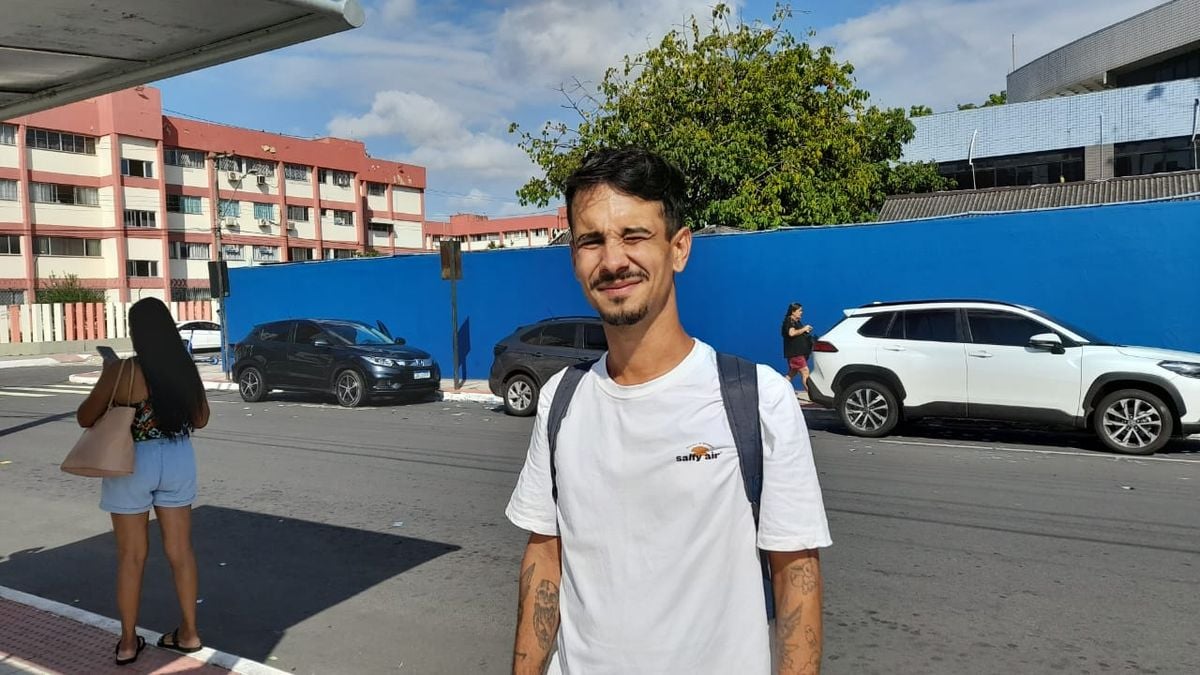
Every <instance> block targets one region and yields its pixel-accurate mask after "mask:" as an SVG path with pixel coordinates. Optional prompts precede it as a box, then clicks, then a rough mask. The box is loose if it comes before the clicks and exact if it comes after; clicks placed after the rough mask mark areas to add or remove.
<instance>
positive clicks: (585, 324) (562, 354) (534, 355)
mask: <svg viewBox="0 0 1200 675" xmlns="http://www.w3.org/2000/svg"><path fill="white" fill-rule="evenodd" d="M607 349H608V342H607V341H606V340H605V338H604V327H603V325H602V324H601V323H600V319H598V318H596V317H594V316H568V317H558V318H554V319H546V320H545V321H539V322H538V323H535V324H533V325H532V326H522V327H520V328H518V329H517V330H515V331H513V333H512V335H509V336H508V337H506V338H504V339H503V340H501V341H500V342H498V343H497V344H496V348H495V350H494V352H493V353H494V354H495V359H494V360H493V361H492V373H491V375H490V376H489V377H488V386H489V387H491V390H492V393H493V394H495V395H497V396H499V397H500V398H502V399H504V409H505V410H506V411H507V412H508V413H509V414H510V415H518V416H521V417H525V416H528V415H532V414H534V413H535V412H537V402H538V392H540V391H541V389H542V385H543V384H545V382H546V380H548V379H550V377H551V376H552V375H554V374H555V373H557V372H558V371H560V370H562V369H563V368H566V367H567V366H571V365H574V364H576V363H579V362H581V361H590V360H592V359H597V358H600V356H601V355H602V354H603V353H604V352H605V351H606V350H607Z"/></svg>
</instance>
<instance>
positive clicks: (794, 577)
mask: <svg viewBox="0 0 1200 675" xmlns="http://www.w3.org/2000/svg"><path fill="white" fill-rule="evenodd" d="M787 573H788V582H789V583H791V584H792V588H798V589H800V592H801V593H804V594H805V595H808V594H810V593H815V592H816V591H817V565H816V563H815V562H813V561H812V560H802V561H800V562H799V563H796V564H794V565H791V566H790V567H788V570H787Z"/></svg>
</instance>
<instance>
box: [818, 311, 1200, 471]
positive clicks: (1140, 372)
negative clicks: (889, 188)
mask: <svg viewBox="0 0 1200 675" xmlns="http://www.w3.org/2000/svg"><path fill="white" fill-rule="evenodd" d="M808 390H809V394H810V396H811V397H812V399H813V400H814V401H815V402H817V403H820V404H822V405H825V406H828V407H833V408H835V409H836V410H837V412H838V414H839V416H840V417H841V420H842V423H843V424H845V425H846V427H847V429H849V431H850V432H851V433H853V434H855V435H858V436H866V437H879V436H885V435H887V434H888V433H890V432H891V431H892V429H894V428H895V426H896V424H897V423H899V422H900V421H901V420H902V419H907V420H912V419H917V418H921V417H959V418H970V419H993V420H1006V421H1017V422H1035V423H1042V424H1054V425H1069V426H1074V427H1076V428H1081V429H1091V430H1092V431H1093V432H1095V434H1096V435H1097V436H1098V437H1099V438H1100V440H1101V441H1102V442H1103V443H1104V445H1105V446H1106V447H1107V448H1109V449H1110V450H1113V451H1116V452H1122V453H1131V454H1137V455H1149V454H1153V453H1154V452H1156V451H1158V450H1160V449H1161V448H1162V447H1163V446H1164V445H1166V444H1167V442H1168V441H1170V439H1171V438H1172V437H1173V436H1186V435H1191V434H1195V433H1200V354H1193V353H1189V352H1179V351H1170V350H1166V349H1151V348H1147V347H1126V346H1123V345H1114V344H1109V343H1107V342H1105V341H1103V340H1101V339H1100V338H1097V337H1095V336H1093V335H1091V334H1090V333H1088V332H1087V331H1084V330H1081V329H1078V328H1075V327H1073V326H1070V325H1068V324H1066V323H1063V322H1062V321H1058V320H1056V319H1054V318H1052V317H1050V316H1048V315H1046V314H1044V313H1042V312H1040V311H1038V310H1036V309H1033V308H1032V307H1024V306H1020V305H1013V304H1007V303H1002V302H990V301H975V300H936V301H922V302H905V303H875V304H871V305H865V306H863V307H859V308H857V309H848V310H846V311H845V318H844V319H843V320H842V321H840V322H839V323H838V324H837V325H835V326H834V327H833V328H832V329H830V330H829V332H828V333H826V334H825V335H823V336H821V339H820V340H819V341H818V342H817V343H816V344H815V345H814V347H813V359H812V364H811V373H810V377H809V382H808Z"/></svg>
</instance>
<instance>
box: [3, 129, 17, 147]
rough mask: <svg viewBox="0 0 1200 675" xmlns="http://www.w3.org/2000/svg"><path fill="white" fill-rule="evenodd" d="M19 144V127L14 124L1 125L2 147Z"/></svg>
mask: <svg viewBox="0 0 1200 675" xmlns="http://www.w3.org/2000/svg"><path fill="white" fill-rule="evenodd" d="M16 144H17V127H16V126H14V125H12V124H0V145H16Z"/></svg>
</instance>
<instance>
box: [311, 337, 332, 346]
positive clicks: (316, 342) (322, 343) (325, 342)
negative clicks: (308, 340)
mask: <svg viewBox="0 0 1200 675" xmlns="http://www.w3.org/2000/svg"><path fill="white" fill-rule="evenodd" d="M313 346H314V347H328V346H329V340H326V339H325V338H317V339H316V340H313Z"/></svg>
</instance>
